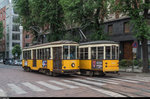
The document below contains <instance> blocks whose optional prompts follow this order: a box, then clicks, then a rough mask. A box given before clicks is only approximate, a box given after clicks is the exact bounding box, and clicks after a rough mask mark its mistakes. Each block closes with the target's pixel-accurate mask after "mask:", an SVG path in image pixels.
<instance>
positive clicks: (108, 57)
mask: <svg viewBox="0 0 150 99" xmlns="http://www.w3.org/2000/svg"><path fill="white" fill-rule="evenodd" d="M106 59H110V46H106Z"/></svg>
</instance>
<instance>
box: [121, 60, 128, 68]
mask: <svg viewBox="0 0 150 99" xmlns="http://www.w3.org/2000/svg"><path fill="white" fill-rule="evenodd" d="M119 66H121V67H127V66H128V65H127V60H126V59H122V60H121V61H120V62H119Z"/></svg>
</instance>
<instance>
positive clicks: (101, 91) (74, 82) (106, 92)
mask: <svg viewBox="0 0 150 99" xmlns="http://www.w3.org/2000/svg"><path fill="white" fill-rule="evenodd" d="M63 81H64V82H68V83H73V84H75V85H79V86H84V87H87V88H90V89H92V90H96V91H98V92H100V93H103V94H106V95H108V96H112V97H126V96H124V95H121V94H119V93H116V92H112V91H108V90H105V89H98V88H94V87H92V86H90V85H86V84H83V83H79V82H76V81H70V80H63Z"/></svg>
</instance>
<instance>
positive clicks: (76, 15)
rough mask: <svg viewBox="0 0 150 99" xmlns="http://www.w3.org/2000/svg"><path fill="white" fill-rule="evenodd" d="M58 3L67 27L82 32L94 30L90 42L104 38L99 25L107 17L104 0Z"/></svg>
mask: <svg viewBox="0 0 150 99" xmlns="http://www.w3.org/2000/svg"><path fill="white" fill-rule="evenodd" d="M108 1H109V0H108ZM60 3H61V4H62V7H63V9H64V12H65V22H66V24H67V25H69V26H70V27H81V29H82V30H84V29H87V27H90V28H92V29H94V30H95V32H94V33H93V34H92V35H91V36H89V37H90V39H92V40H100V39H103V38H104V37H103V36H104V35H103V32H102V31H103V28H102V26H101V23H103V19H104V18H105V17H107V14H108V13H107V12H108V11H107V7H108V2H106V1H105V0H94V2H93V0H60ZM94 35H96V36H94ZM93 37H94V38H93ZM95 37H96V38H95Z"/></svg>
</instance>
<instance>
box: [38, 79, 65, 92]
mask: <svg viewBox="0 0 150 99" xmlns="http://www.w3.org/2000/svg"><path fill="white" fill-rule="evenodd" d="M37 83H38V84H40V85H43V86H45V87H47V88H50V89H53V90H62V89H63V88H60V87H57V86H54V85H51V84H49V83H46V82H44V81H37Z"/></svg>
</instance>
